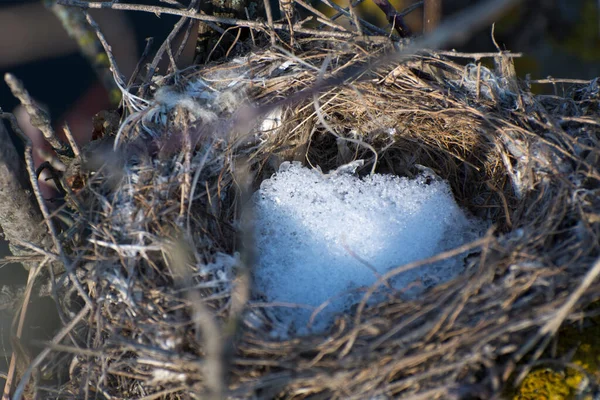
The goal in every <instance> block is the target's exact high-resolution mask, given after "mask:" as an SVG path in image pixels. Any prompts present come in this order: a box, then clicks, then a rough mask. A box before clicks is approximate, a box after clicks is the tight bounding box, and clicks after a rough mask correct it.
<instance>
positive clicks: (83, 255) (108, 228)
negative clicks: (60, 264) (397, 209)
mask: <svg viewBox="0 0 600 400" xmlns="http://www.w3.org/2000/svg"><path fill="white" fill-rule="evenodd" d="M300 45H301V46H304V49H303V51H302V52H298V53H297V54H296V55H291V54H289V53H287V52H285V51H278V50H273V49H272V50H265V51H257V52H253V53H251V54H248V55H247V56H245V57H243V58H236V59H233V60H232V61H230V62H227V63H223V64H218V65H212V66H208V67H202V68H201V67H197V68H190V69H187V70H185V71H178V72H176V73H174V74H172V75H169V76H164V77H161V78H160V79H155V80H154V82H153V84H152V87H151V93H152V94H151V95H149V96H147V98H145V99H142V98H134V97H133V96H131V97H128V98H125V100H126V102H127V103H128V104H129V107H130V111H131V112H130V113H129V114H128V116H127V117H126V118H125V119H124V120H122V121H121V122H120V124H119V125H118V126H114V127H113V128H114V129H113V128H111V127H110V124H107V123H105V124H104V125H102V124H99V125H98V126H99V127H98V129H97V132H96V133H97V140H96V141H94V142H92V143H91V144H90V145H88V146H87V147H86V148H85V149H83V151H82V154H81V157H80V158H79V159H78V161H77V163H76V164H77V165H76V168H75V169H71V170H70V175H69V178H70V179H68V180H67V181H68V182H70V185H71V187H70V190H71V192H72V200H73V201H71V202H70V203H68V204H69V207H71V209H72V210H74V211H76V213H77V218H76V221H77V222H76V224H75V225H74V226H72V227H71V228H70V230H69V231H68V232H64V233H63V234H62V236H61V246H62V248H63V250H64V253H65V255H66V256H67V259H68V260H71V261H70V264H69V265H68V266H67V267H68V268H67V271H68V272H67V273H66V274H64V276H63V280H65V279H67V281H66V283H67V284H65V282H63V284H62V286H61V284H59V283H57V284H56V285H55V289H56V290H55V294H58V297H57V299H56V300H57V302H58V304H59V308H60V310H61V313H62V314H63V315H64V316H69V317H68V318H67V319H68V320H70V321H71V323H70V324H69V325H67V326H66V327H65V328H63V330H62V331H61V333H60V334H59V336H57V338H56V339H55V341H54V342H53V343H51V344H50V345H49V349H50V352H49V353H48V354H46V355H45V359H44V362H43V364H44V365H45V367H44V368H45V370H49V369H54V370H55V373H54V374H53V376H54V377H59V378H60V379H59V381H60V385H58V386H57V385H56V382H55V383H54V384H52V385H50V384H49V383H48V382H46V383H45V382H44V378H43V375H41V376H40V377H38V380H37V382H36V383H37V390H38V391H39V392H43V391H46V390H49V391H50V392H47V393H46V394H44V396H58V397H60V398H69V396H72V397H73V398H81V397H82V396H83V395H84V394H85V395H86V396H93V397H97V398H111V399H116V398H134V397H135V398H144V399H154V398H169V399H175V398H208V397H210V396H213V397H214V398H217V397H226V398H265V399H266V398H298V399H300V398H310V399H318V398H323V399H325V398H327V399H335V398H338V399H339V398H344V399H354V398H356V399H365V398H372V399H375V398H377V399H384V398H404V397H407V398H408V397H410V398H415V399H416V398H419V399H421V398H423V399H424V398H444V399H450V398H463V397H470V398H486V399H488V398H492V397H493V396H494V395H498V394H499V393H501V391H502V390H503V389H504V387H505V386H506V384H507V382H509V381H510V380H514V379H518V378H519V376H522V375H523V374H524V373H525V372H526V371H528V370H529V369H530V368H531V367H532V366H535V365H536V363H538V362H539V359H540V358H541V357H545V355H544V354H545V353H543V351H544V350H545V349H546V348H547V347H548V344H549V341H550V340H551V338H552V337H553V335H554V334H555V333H556V332H557V330H558V328H559V327H560V326H561V324H563V323H564V322H572V321H575V320H582V319H584V317H586V316H589V315H592V314H593V313H594V311H593V310H591V311H590V310H589V309H588V308H586V307H587V306H588V305H589V304H591V303H592V302H594V301H596V300H598V298H599V297H600V283H599V282H596V281H595V280H594V279H595V277H596V276H597V275H598V273H599V272H600V263H599V262H597V261H595V260H596V259H597V258H598V256H599V255H600V252H599V250H600V245H599V243H600V241H599V240H598V237H599V235H600V219H599V218H598V215H599V214H598V212H599V211H598V210H599V209H600V208H599V207H600V204H599V202H598V199H599V198H600V195H599V179H600V170H599V165H600V163H599V160H600V159H599V157H600V151H599V149H600V148H599V147H598V141H599V139H600V137H599V130H598V124H597V121H598V118H599V111H600V109H599V103H598V102H599V88H598V82H597V81H592V82H582V83H561V82H550V85H551V86H550V87H552V88H553V89H554V94H553V95H538V94H534V93H533V92H532V91H531V90H530V87H529V85H528V84H527V82H525V84H523V83H518V82H517V81H516V78H515V76H514V75H513V74H511V73H510V71H511V69H510V68H500V67H506V66H509V67H510V65H511V58H510V55H509V54H505V53H498V54H497V56H496V57H495V58H493V60H494V61H495V62H496V64H497V66H498V68H496V69H495V70H491V69H488V68H486V67H484V66H482V65H481V63H473V64H468V65H466V66H465V65H464V64H459V63H457V62H454V61H452V59H454V58H453V57H455V56H456V54H454V55H453V54H451V53H446V54H445V55H443V54H442V53H436V52H422V53H420V54H419V55H414V56H411V57H410V58H409V59H406V60H403V61H402V62H395V61H393V60H391V61H389V62H381V63H378V64H376V65H375V66H373V67H369V65H370V62H371V61H372V60H373V57H374V56H377V54H382V55H383V57H386V56H385V54H389V52H393V51H394V50H393V49H390V48H388V47H386V46H383V45H367V44H359V43H340V42H338V41H337V40H336V39H335V38H332V39H319V40H318V41H317V40H316V39H312V40H310V41H309V42H308V43H300ZM474 58H477V56H476V55H475V56H474ZM356 71H361V72H360V73H356ZM339 77H342V78H343V79H339ZM332 82H334V83H333V84H332ZM315 88H316V89H315ZM357 159H363V160H365V163H364V165H363V166H362V167H360V168H359V170H358V171H357V172H358V174H368V173H371V172H372V171H375V172H378V173H385V174H394V175H398V176H407V177H413V176H415V175H417V174H418V173H419V171H420V168H422V167H423V166H424V167H427V168H429V169H431V170H433V171H434V172H435V173H436V174H437V175H439V176H440V177H442V178H444V179H445V180H447V181H448V182H449V184H450V186H451V188H452V192H453V194H454V196H455V197H456V199H457V202H458V203H459V204H460V205H461V206H463V207H465V208H467V209H469V210H470V212H471V213H472V214H474V215H476V216H478V217H480V218H485V219H486V220H489V221H491V222H492V228H490V229H489V230H488V232H487V233H486V234H485V235H484V236H483V237H482V238H480V239H479V240H476V241H475V242H472V243H468V244H466V245H464V246H461V247H460V248H457V249H453V250H450V251H445V252H443V253H441V254H438V255H436V256H434V257H432V258H430V259H426V260H422V261H418V262H414V263H411V264H409V265H403V266H399V267H397V268H394V269H392V270H390V271H389V272H388V273H387V274H385V275H383V276H381V277H380V279H379V280H378V281H377V283H376V284H375V285H373V286H372V287H371V288H369V289H368V290H367V291H366V292H365V294H364V297H363V298H362V300H361V302H360V303H359V304H357V305H356V307H355V308H354V309H353V310H352V312H349V313H347V314H343V315H338V316H337V318H336V320H335V322H334V323H333V324H332V326H331V327H330V328H329V329H327V330H326V331H325V332H322V333H319V334H313V335H304V336H299V335H294V334H293V333H289V334H288V335H287V337H286V335H283V336H282V335H274V334H273V332H280V331H281V326H278V322H277V321H276V320H273V319H272V318H270V314H269V313H268V312H267V311H266V310H267V309H268V304H264V301H263V300H261V299H260V298H259V296H258V295H257V293H256V292H255V291H254V290H253V285H252V278H251V277H252V270H253V268H254V261H255V260H256V255H255V254H254V247H253V230H252V226H251V218H248V217H247V216H248V215H249V214H251V206H250V204H251V194H252V193H253V192H254V191H255V190H256V189H257V188H258V187H259V185H260V183H261V182H262V181H263V180H264V179H267V178H269V177H270V176H271V175H272V174H273V173H274V172H275V171H277V168H278V167H279V165H280V164H281V163H282V162H284V161H300V162H302V163H304V164H305V165H307V166H319V167H320V168H321V169H322V170H323V171H330V170H333V169H335V168H337V167H339V166H340V165H344V164H347V163H349V162H352V161H353V160H357ZM68 172H69V171H68ZM66 233H68V234H66ZM467 253H468V254H469V256H468V263H467V266H466V268H465V270H464V272H463V273H462V274H461V275H460V276H459V277H457V278H456V279H453V280H451V281H449V282H446V283H443V284H440V285H438V286H435V287H433V288H431V289H429V290H427V291H425V292H424V293H422V294H421V295H419V296H418V297H416V298H414V299H407V298H406V297H403V296H400V295H398V296H393V295H388V296H386V297H385V300H382V301H380V302H379V303H377V304H373V303H372V302H369V301H368V299H369V298H370V297H372V296H373V295H374V294H375V293H376V292H377V291H378V290H379V289H380V288H381V287H383V286H384V284H385V283H386V281H387V280H388V279H391V278H392V277H393V276H395V275H397V274H399V273H401V272H403V271H406V270H408V269H411V268H417V267H419V266H422V265H425V264H427V263H431V262H434V261H438V260H441V259H444V258H449V257H453V256H455V255H457V254H467ZM56 279H59V277H57V278H56ZM61 335H62V336H61ZM50 388H51V389H50ZM56 390H59V394H57V392H56Z"/></svg>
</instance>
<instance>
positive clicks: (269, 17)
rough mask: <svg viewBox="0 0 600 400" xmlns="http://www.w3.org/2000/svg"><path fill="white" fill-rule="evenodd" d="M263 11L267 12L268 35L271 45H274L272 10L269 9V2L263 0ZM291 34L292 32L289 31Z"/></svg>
mask: <svg viewBox="0 0 600 400" xmlns="http://www.w3.org/2000/svg"><path fill="white" fill-rule="evenodd" d="M263 4H264V6H265V13H267V23H268V24H269V28H271V29H269V35H270V36H271V46H275V25H274V24H273V12H272V11H271V2H270V1H269V0H263ZM290 34H292V35H293V32H290Z"/></svg>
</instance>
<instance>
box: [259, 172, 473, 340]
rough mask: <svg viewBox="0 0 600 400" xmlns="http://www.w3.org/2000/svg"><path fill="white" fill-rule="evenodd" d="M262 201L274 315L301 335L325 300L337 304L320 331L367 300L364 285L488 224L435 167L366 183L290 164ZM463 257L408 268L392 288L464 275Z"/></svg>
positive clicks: (263, 251) (265, 290)
mask: <svg viewBox="0 0 600 400" xmlns="http://www.w3.org/2000/svg"><path fill="white" fill-rule="evenodd" d="M254 202H255V205H256V210H255V213H256V215H255V218H256V220H255V229H256V242H257V248H258V263H257V264H258V265H257V268H256V271H255V283H256V287H257V289H258V290H259V292H260V293H261V294H262V295H263V296H264V297H265V298H266V300H267V301H268V302H271V303H275V304H274V305H275V307H273V308H269V310H271V311H270V312H271V315H273V316H274V317H275V318H276V319H278V320H279V321H280V322H282V323H283V324H284V325H287V326H288V327H290V329H292V331H296V332H297V333H299V334H306V333H309V332H310V329H307V324H308V322H309V319H310V316H311V314H312V313H313V310H314V309H316V307H318V306H320V305H321V304H322V303H324V302H325V301H327V300H331V303H330V304H329V305H328V306H327V307H326V308H325V309H324V310H323V311H321V312H320V313H319V314H318V315H317V317H316V319H315V320H314V323H313V325H312V328H311V329H314V331H316V332H318V331H321V330H323V329H325V328H326V327H327V326H328V325H329V324H330V323H331V322H332V321H333V318H334V317H335V315H336V314H338V313H342V312H347V311H349V309H350V307H352V305H354V304H356V303H357V302H358V301H359V300H360V298H361V295H362V292H361V291H360V290H356V289H360V288H365V287H368V286H370V285H372V284H373V283H374V282H375V281H376V280H377V277H378V276H381V275H382V274H384V273H385V272H386V271H389V270H390V269H392V268H394V267H397V266H399V265H403V264H406V263H409V262H412V261H416V260H420V259H424V258H427V257H430V256H433V255H435V254H437V253H439V252H441V251H444V250H447V249H450V248H453V247H456V246H459V245H461V244H463V243H465V242H467V241H470V240H473V239H475V238H477V237H478V236H480V235H481V232H482V228H483V224H482V223H481V222H477V221H473V220H471V219H469V218H468V217H467V216H466V215H465V213H464V212H463V211H462V210H461V209H460V208H459V207H458V205H457V204H456V202H455V201H454V198H453V196H452V193H451V191H450V187H449V186H448V183H446V182H445V181H442V180H441V179H439V178H437V177H435V176H431V175H428V174H427V173H425V174H422V175H420V176H419V177H417V178H416V179H413V180H409V179H406V178H399V177H397V176H391V175H377V174H375V175H373V176H370V177H366V178H363V179H359V178H357V177H355V176H354V175H352V174H349V173H343V172H341V173H337V171H336V173H331V174H328V175H323V174H322V173H321V172H320V171H317V170H310V169H307V168H304V167H302V166H301V165H300V164H299V163H293V164H290V163H283V164H282V165H281V168H280V170H279V172H278V173H276V174H275V175H274V176H273V177H271V178H270V179H267V180H265V181H264V182H263V183H262V184H261V187H260V190H259V191H258V192H256V193H255V194H254ZM462 259H463V258H461V257H456V258H454V259H450V260H447V261H443V262H439V263H435V264H432V265H427V266H425V267H421V268H419V269H416V270H411V271H407V272H405V273H403V274H401V275H398V276H397V277H396V278H394V280H393V281H392V282H391V284H392V285H393V287H394V288H395V289H399V290H402V289H404V290H406V291H405V292H404V295H406V296H413V297H414V296H416V295H418V294H419V293H421V292H422V291H423V289H425V288H427V287H431V286H433V285H436V284H438V283H441V282H444V281H447V280H449V279H452V278H454V277H456V276H457V275H458V274H459V273H460V272H461V271H462V270H463V269H464V262H463V261H462ZM416 282H418V283H419V284H417V285H415V283H416ZM411 283H412V285H411ZM284 303H286V304H287V305H286V304H284ZM290 304H297V305H299V306H301V307H290V306H289V305H290ZM307 306H308V307H307Z"/></svg>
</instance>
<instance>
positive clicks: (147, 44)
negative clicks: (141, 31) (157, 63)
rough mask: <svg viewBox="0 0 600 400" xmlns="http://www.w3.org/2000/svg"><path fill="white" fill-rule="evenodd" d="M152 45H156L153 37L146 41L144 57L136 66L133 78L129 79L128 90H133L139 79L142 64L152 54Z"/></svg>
mask: <svg viewBox="0 0 600 400" xmlns="http://www.w3.org/2000/svg"><path fill="white" fill-rule="evenodd" d="M152 43H154V38H153V37H149V38H147V39H146V46H145V47H144V51H143V52H142V56H141V57H140V59H139V60H138V62H137V64H136V65H135V69H134V70H133V73H132V74H131V78H129V82H127V89H129V88H131V86H132V85H133V83H134V82H135V80H136V79H137V77H138V74H139V73H140V69H141V66H142V63H143V62H144V61H145V60H146V57H148V54H149V53H150V49H151V48H152Z"/></svg>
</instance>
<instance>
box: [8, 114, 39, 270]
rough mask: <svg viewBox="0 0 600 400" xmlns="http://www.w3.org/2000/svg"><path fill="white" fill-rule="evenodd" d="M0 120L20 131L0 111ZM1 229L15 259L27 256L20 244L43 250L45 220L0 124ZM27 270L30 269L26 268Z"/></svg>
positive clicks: (11, 117)
mask: <svg viewBox="0 0 600 400" xmlns="http://www.w3.org/2000/svg"><path fill="white" fill-rule="evenodd" d="M0 118H1V119H7V120H8V121H9V122H10V123H11V125H12V128H13V130H16V129H20V128H19V126H18V125H17V120H16V118H15V116H14V115H12V114H10V113H4V112H2V111H1V110H0ZM0 143H2V145H1V146H0V226H1V227H2V231H3V232H4V237H5V239H6V240H8V242H9V245H10V251H11V253H12V254H13V255H15V256H20V255H25V254H30V253H31V251H29V250H27V249H25V248H23V247H22V246H20V245H19V243H21V242H27V243H32V244H34V245H36V246H38V247H42V248H43V247H45V246H44V239H45V238H46V236H47V233H46V230H45V229H44V226H43V223H44V219H43V217H42V214H41V213H40V210H39V209H38V207H37V204H36V203H35V198H34V196H33V193H32V191H31V187H30V186H29V185H27V182H28V177H27V172H26V171H25V165H24V164H23V161H22V160H21V158H20V157H19V155H18V154H17V151H16V150H15V147H14V146H13V145H12V141H11V139H10V137H9V135H8V131H7V130H6V128H5V126H4V124H3V123H2V122H0ZM25 267H26V268H27V269H30V267H31V265H30V264H29V263H27V264H26V265H25Z"/></svg>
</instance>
